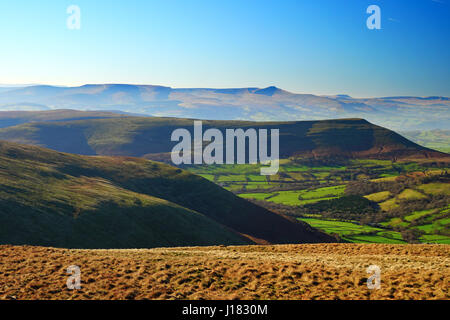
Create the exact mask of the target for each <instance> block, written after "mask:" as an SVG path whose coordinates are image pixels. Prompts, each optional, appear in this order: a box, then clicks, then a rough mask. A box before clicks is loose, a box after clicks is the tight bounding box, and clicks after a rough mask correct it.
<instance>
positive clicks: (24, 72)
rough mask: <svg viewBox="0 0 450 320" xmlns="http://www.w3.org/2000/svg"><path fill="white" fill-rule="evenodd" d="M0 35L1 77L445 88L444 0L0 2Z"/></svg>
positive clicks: (448, 72) (319, 90)
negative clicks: (77, 14)
mask: <svg viewBox="0 0 450 320" xmlns="http://www.w3.org/2000/svg"><path fill="white" fill-rule="evenodd" d="M71 4H75V5H78V6H79V7H80V9H81V29H80V30H69V29H68V28H67V26H66V20H67V17H68V14H67V13H66V10H67V7H68V6H69V5H71ZM371 4H376V5H378V6H380V8H381V27H382V29H381V30H369V29H368V28H367V27H366V20H367V18H368V17H369V14H367V13H366V9H367V7H368V6H369V5H371ZM0 35H1V37H0V41H1V46H0V49H1V51H0V83H1V84H17V83H22V84H25V83H26V84H29V83H38V84H53V85H82V84H86V83H133V84H158V85H167V86H171V87H214V88H228V87H267V86H270V85H275V86H278V87H280V88H283V89H286V90H289V91H292V92H297V93H314V94H350V95H353V96H355V97H362V96H367V97H372V96H389V95H418V96H429V95H443V96H450V0H414V1H412V0H386V1H379V0H369V1H366V0H307V1H306V0H303V1H301V0H292V1H288V0H278V1H264V0H258V1H255V0H239V1H234V0H222V1H219V0H206V1H196V0H180V1H175V0H160V1H151V0H145V1H144V0H142V1H139V0H108V1H106V0H95V1H93V0H70V1H66V0H58V1H55V0H39V1H37V0H8V1H6V0H0Z"/></svg>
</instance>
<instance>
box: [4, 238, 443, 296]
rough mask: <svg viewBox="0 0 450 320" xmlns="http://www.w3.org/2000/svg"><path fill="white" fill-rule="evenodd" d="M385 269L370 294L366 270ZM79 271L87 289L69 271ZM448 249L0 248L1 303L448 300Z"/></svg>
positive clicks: (347, 246)
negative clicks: (73, 284)
mask: <svg viewBox="0 0 450 320" xmlns="http://www.w3.org/2000/svg"><path fill="white" fill-rule="evenodd" d="M372 264H376V265H378V266H380V268H381V288H380V289H379V290H369V289H368V288H367V285H366V279H367V277H368V276H369V275H368V274H367V273H366V268H367V267H368V266H369V265H372ZM70 265H77V266H79V267H80V268H81V285H82V288H81V289H80V290H69V289H68V288H67V287H66V281H67V278H68V277H69V275H68V274H66V269H67V267H68V266H70ZM449 266H450V246H448V245H387V244H312V245H311V244H308V245H306V244H305V245H277V246H236V247H224V246H220V247H191V248H159V249H139V250H133V249H131V250H73V249H55V248H44V247H30V246H0V299H449V298H450V295H449V290H448V288H449V280H450V272H449V270H450V269H449Z"/></svg>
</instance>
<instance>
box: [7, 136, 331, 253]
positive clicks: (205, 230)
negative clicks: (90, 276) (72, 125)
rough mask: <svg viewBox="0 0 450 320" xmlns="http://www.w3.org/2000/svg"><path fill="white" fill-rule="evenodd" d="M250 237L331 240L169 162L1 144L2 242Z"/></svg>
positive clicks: (161, 242) (232, 240)
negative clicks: (80, 154)
mask: <svg viewBox="0 0 450 320" xmlns="http://www.w3.org/2000/svg"><path fill="white" fill-rule="evenodd" d="M241 234H242V235H246V236H245V237H244V236H242V235H241ZM250 238H252V239H255V241H266V242H270V243H290V242H294V243H298V242H317V241H330V240H331V238H330V237H328V236H326V235H323V234H321V233H319V232H316V231H314V230H313V229H311V228H309V227H308V226H307V225H304V224H299V223H296V222H293V221H290V220H287V219H285V218H283V217H281V216H279V215H277V214H274V213H272V212H270V211H268V210H266V209H263V208H260V207H258V206H256V205H254V204H252V203H249V202H248V201H246V200H243V199H240V198H238V197H236V196H235V195H233V194H232V193H230V192H228V191H226V190H224V189H222V188H220V187H218V186H216V185H214V184H213V183H210V182H208V181H207V180H206V179H203V178H201V177H199V176H195V175H193V174H190V173H188V172H186V171H183V170H181V169H177V168H174V167H171V166H169V165H165V164H160V163H155V162H152V161H148V160H144V159H136V158H110V157H86V156H78V155H70V154H63V153H59V152H55V151H51V150H47V149H42V148H37V147H31V146H23V145H17V144H12V143H8V142H0V243H3V244H31V245H45V246H57V247H71V248H73V247H76V248H145V247H156V246H180V245H211V244H248V243H252V242H253V241H251V240H249V239H250Z"/></svg>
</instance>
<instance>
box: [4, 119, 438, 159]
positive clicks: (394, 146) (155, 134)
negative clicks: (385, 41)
mask: <svg viewBox="0 0 450 320" xmlns="http://www.w3.org/2000/svg"><path fill="white" fill-rule="evenodd" d="M203 127H204V130H207V129H208V128H211V127H213V128H218V129H220V130H222V131H224V130H225V129H227V128H243V129H246V128H255V129H262V128H266V129H280V156H281V157H282V158H287V157H289V156H293V155H301V156H314V157H317V156H324V157H333V156H346V157H357V156H359V157H376V158H382V159H392V158H399V157H400V158H402V157H417V158H426V157H442V156H443V154H441V153H438V152H434V151H432V150H430V149H427V148H424V147H421V146H419V145H417V144H415V143H413V142H411V141H409V140H407V139H406V138H404V137H402V136H400V135H398V134H396V133H395V132H393V131H390V130H388V129H385V128H382V127H379V126H376V125H373V124H371V123H369V122H367V121H365V120H361V119H341V120H324V121H298V122H242V121H204V122H203ZM178 128H186V129H188V130H190V131H191V132H192V130H193V120H190V119H177V118H142V117H125V118H116V119H90V120H79V121H66V122H43V123H41V122H40V123H27V124H22V125H18V126H14V127H8V128H3V129H0V139H3V140H8V141H12V142H18V143H26V144H33V145H38V146H42V147H48V148H51V149H54V150H58V151H63V152H70V153H77V154H85V155H126V156H137V157H148V158H152V159H158V160H159V159H166V160H167V159H168V152H170V151H171V150H172V147H173V146H174V145H175V144H176V143H175V142H171V141H170V137H171V133H172V132H173V131H174V130H175V129H178Z"/></svg>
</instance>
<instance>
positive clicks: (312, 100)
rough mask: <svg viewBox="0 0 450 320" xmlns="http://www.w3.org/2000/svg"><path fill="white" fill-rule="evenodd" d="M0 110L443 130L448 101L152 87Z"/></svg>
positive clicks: (22, 98)
mask: <svg viewBox="0 0 450 320" xmlns="http://www.w3.org/2000/svg"><path fill="white" fill-rule="evenodd" d="M0 89H1V90H0V110H3V111H9V110H36V111H37V110H52V109H78V110H120V111H125V112H130V113H138V114H146V115H151V116H160V117H166V116H170V117H188V118H198V119H214V120H226V119H232V120H252V121H267V120H270V121H288V120H323V119H335V118H364V119H367V120H369V121H371V122H373V123H376V124H378V125H381V126H384V127H387V128H390V129H392V130H408V131H410V130H432V129H448V123H449V122H450V116H449V115H450V112H449V109H450V99H449V98H448V97H381V98H353V97H350V96H348V95H343V94H340V95H333V96H318V95H313V94H297V93H292V92H288V91H285V90H282V89H280V88H277V87H274V86H271V87H267V88H235V89H208V88H186V89H175V88H170V87H163V86H153V85H129V84H91V85H84V86H80V87H54V86H45V85H39V86H27V87H22V88H20V87H19V88H17V87H15V88H0Z"/></svg>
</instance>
